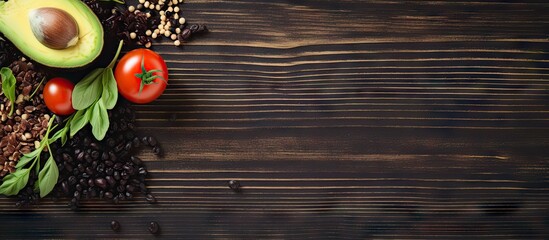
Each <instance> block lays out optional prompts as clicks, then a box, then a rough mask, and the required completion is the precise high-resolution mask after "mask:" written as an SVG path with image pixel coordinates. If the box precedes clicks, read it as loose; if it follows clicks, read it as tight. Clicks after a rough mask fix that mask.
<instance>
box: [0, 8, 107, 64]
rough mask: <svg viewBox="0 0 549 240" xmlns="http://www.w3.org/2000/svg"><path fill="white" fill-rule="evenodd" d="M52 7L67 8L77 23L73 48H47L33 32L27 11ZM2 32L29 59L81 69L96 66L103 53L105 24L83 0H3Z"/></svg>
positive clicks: (40, 62)
mask: <svg viewBox="0 0 549 240" xmlns="http://www.w3.org/2000/svg"><path fill="white" fill-rule="evenodd" d="M45 7H52V8H58V9H61V10H64V11H66V12H68V13H70V14H71V15H72V17H74V18H75V19H76V21H77V23H78V27H79V41H78V42H77V44H76V45H75V46H73V47H70V48H66V49H62V50H58V49H52V48H48V47H46V46H45V45H43V44H42V43H40V42H39V41H38V39H36V37H35V36H34V34H33V33H32V30H31V27H30V23H29V19H28V14H29V12H30V11H32V9H36V8H45ZM0 32H2V33H3V34H4V36H5V37H6V38H7V39H9V40H10V41H11V42H12V43H13V44H14V45H15V46H16V47H17V48H18V49H19V50H20V51H21V52H22V53H23V54H24V55H25V56H27V58H29V59H31V60H33V61H34V62H36V63H39V64H40V65H43V66H47V67H48V68H53V69H67V70H69V71H80V70H82V69H84V68H87V67H89V66H90V65H93V62H94V61H95V60H96V59H97V58H98V57H99V56H100V55H101V53H102V52H104V49H103V45H104V42H105V39H104V33H103V27H102V25H101V23H100V21H99V19H98V18H97V16H96V15H95V14H94V13H93V11H92V10H91V9H90V8H89V7H88V6H87V5H86V4H85V3H83V2H81V1H80V0H39V1H38V0H10V1H8V2H3V1H0Z"/></svg>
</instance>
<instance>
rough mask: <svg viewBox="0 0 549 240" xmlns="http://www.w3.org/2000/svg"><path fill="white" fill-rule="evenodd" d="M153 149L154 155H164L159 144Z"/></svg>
mask: <svg viewBox="0 0 549 240" xmlns="http://www.w3.org/2000/svg"><path fill="white" fill-rule="evenodd" d="M152 151H153V154H154V155H157V156H160V155H162V149H161V148H160V147H159V146H155V147H153V149H152Z"/></svg>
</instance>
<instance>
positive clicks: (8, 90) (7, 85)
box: [0, 67, 17, 116]
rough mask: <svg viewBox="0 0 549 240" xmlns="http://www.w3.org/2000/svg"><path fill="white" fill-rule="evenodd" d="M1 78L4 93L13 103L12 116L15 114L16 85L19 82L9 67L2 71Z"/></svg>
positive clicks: (0, 72) (0, 70)
mask: <svg viewBox="0 0 549 240" xmlns="http://www.w3.org/2000/svg"><path fill="white" fill-rule="evenodd" d="M0 76H1V77H2V92H4V95H5V96H6V98H8V99H9V100H10V102H11V104H10V105H11V110H10V114H9V115H10V116H11V115H12V114H13V110H14V109H15V84H16V83H17V80H16V79H15V76H13V72H12V71H11V69H9V68H7V67H3V68H2V69H0Z"/></svg>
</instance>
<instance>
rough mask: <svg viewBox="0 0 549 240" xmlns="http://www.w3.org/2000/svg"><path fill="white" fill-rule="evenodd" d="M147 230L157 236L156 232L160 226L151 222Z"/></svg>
mask: <svg viewBox="0 0 549 240" xmlns="http://www.w3.org/2000/svg"><path fill="white" fill-rule="evenodd" d="M147 229H148V230H149V232H151V233H152V234H158V232H159V231H160V225H158V223H157V222H155V221H152V222H150V223H149V227H148V228H147Z"/></svg>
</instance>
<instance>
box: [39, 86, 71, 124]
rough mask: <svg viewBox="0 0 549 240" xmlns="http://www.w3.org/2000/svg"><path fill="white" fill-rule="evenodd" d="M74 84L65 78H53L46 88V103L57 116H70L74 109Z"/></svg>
mask: <svg viewBox="0 0 549 240" xmlns="http://www.w3.org/2000/svg"><path fill="white" fill-rule="evenodd" d="M73 89H74V84H73V83H72V82H71V81H69V80H68V79H65V78H60V77H56V78H52V79H50V80H49V81H48V83H46V86H44V92H43V94H44V102H46V106H47V107H48V109H50V111H52V112H53V113H55V114H57V115H69V114H72V113H73V112H74V111H75V110H74V108H72V90H73Z"/></svg>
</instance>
